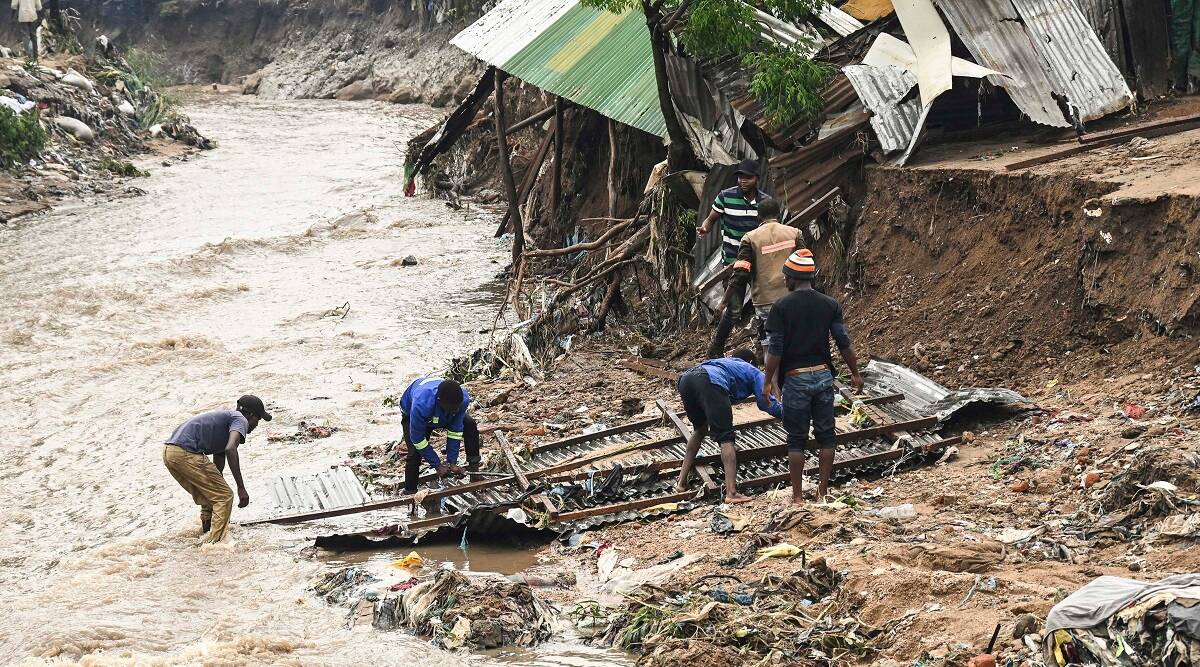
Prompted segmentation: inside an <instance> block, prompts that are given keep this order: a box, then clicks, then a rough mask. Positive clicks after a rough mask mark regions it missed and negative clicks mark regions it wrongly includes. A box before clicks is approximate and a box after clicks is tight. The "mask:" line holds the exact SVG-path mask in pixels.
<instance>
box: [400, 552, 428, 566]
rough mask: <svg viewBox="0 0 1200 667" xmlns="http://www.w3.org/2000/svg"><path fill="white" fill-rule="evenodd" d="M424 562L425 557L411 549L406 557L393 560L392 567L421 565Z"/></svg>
mask: <svg viewBox="0 0 1200 667" xmlns="http://www.w3.org/2000/svg"><path fill="white" fill-rule="evenodd" d="M424 564H425V559H424V558H421V555H420V554H418V553H417V552H415V551H410V552H409V553H408V555H407V556H405V557H404V558H401V559H399V560H394V561H392V567H403V568H408V567H421V566H422V565H424Z"/></svg>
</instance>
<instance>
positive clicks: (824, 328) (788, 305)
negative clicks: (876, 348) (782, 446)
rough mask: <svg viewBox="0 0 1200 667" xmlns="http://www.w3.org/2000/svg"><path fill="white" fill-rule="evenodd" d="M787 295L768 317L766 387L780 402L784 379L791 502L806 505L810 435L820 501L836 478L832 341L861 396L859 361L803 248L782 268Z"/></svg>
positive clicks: (835, 306)
mask: <svg viewBox="0 0 1200 667" xmlns="http://www.w3.org/2000/svg"><path fill="white" fill-rule="evenodd" d="M783 275H784V276H785V277H786V278H787V288H788V295H787V296H785V297H783V298H782V299H780V300H778V301H776V302H775V305H774V306H772V307H771V314H770V315H768V316H767V334H768V337H769V340H770V345H769V348H768V350H769V351H768V353H767V369H766V376H767V377H766V386H765V388H764V391H765V392H766V393H767V395H769V396H779V395H780V392H779V380H780V379H781V378H782V379H783V392H782V394H783V427H784V429H785V430H786V431H787V444H788V471H789V472H790V473H791V477H792V502H793V503H796V504H801V503H803V502H804V449H805V447H806V445H807V444H808V429H809V426H810V425H811V426H812V430H813V437H814V439H815V440H816V441H817V447H818V448H819V450H820V459H819V460H820V477H819V481H818V485H817V498H818V499H819V500H823V499H824V498H825V497H826V495H827V494H828V493H829V478H830V477H831V476H832V474H833V444H834V421H833V355H832V354H831V353H830V350H829V338H830V337H831V336H832V337H833V340H834V341H835V342H837V346H838V351H839V352H841V355H842V359H843V360H844V361H845V362H846V366H848V367H849V368H850V383H851V385H852V386H853V387H854V390H855V391H862V385H863V381H862V375H860V374H859V372H858V357H856V356H855V355H854V350H852V349H851V348H850V337H849V336H848V335H847V334H846V325H845V323H844V322H842V307H841V305H839V304H838V302H837V301H834V300H833V299H831V298H829V297H827V296H825V295H824V294H821V293H820V292H818V291H816V290H815V289H813V286H812V285H813V281H814V280H815V279H816V277H817V265H816V262H814V261H813V255H812V252H811V251H809V250H808V249H806V248H802V249H800V250H797V251H796V252H794V253H792V255H791V257H789V258H788V259H787V261H786V262H784V264H783Z"/></svg>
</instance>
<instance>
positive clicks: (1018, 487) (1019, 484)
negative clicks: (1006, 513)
mask: <svg viewBox="0 0 1200 667" xmlns="http://www.w3.org/2000/svg"><path fill="white" fill-rule="evenodd" d="M1008 488H1010V489H1012V490H1013V491H1016V492H1017V493H1028V492H1029V482H1027V481H1025V480H1023V479H1018V480H1017V481H1015V482H1013V483H1012V484H1010V485H1009V487H1008Z"/></svg>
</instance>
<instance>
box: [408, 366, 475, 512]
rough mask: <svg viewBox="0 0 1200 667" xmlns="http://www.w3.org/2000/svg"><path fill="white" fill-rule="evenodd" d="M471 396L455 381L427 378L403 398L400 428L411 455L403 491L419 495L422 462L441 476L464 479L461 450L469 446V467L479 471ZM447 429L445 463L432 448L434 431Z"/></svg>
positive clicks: (409, 386)
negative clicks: (462, 447)
mask: <svg viewBox="0 0 1200 667" xmlns="http://www.w3.org/2000/svg"><path fill="white" fill-rule="evenodd" d="M470 403H471V397H470V396H469V395H468V394H467V390H466V389H463V388H462V386H461V385H459V384H458V383H457V382H454V381H453V380H443V379H441V378H435V377H424V378H420V379H418V380H416V381H415V382H413V383H412V384H410V385H408V389H405V390H404V395H403V396H401V397H400V413H401V415H402V418H401V421H400V423H401V427H402V428H403V429H404V444H405V445H407V447H408V453H407V455H406V458H405V461H404V492H405V493H407V494H413V493H416V492H417V478H418V477H420V474H421V459H422V458H424V459H425V461H426V463H428V464H429V467H431V468H433V469H434V470H436V471H437V474H438V476H439V477H462V476H463V474H465V472H466V471H464V470H463V469H462V468H461V467H460V466H459V465H458V451H459V447H460V446H461V445H462V444H463V443H464V442H465V443H466V445H467V468H468V470H470V471H475V470H478V469H479V461H480V458H479V425H478V424H476V423H475V420H474V419H472V418H471V417H470V415H468V414H467V406H468V405H470ZM439 428H444V429H446V462H445V463H443V462H442V460H441V459H440V458H439V457H438V455H437V451H436V450H434V448H433V447H430V446H429V435H430V434H431V433H433V431H434V430H436V429H439Z"/></svg>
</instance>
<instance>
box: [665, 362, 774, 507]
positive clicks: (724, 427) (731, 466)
mask: <svg viewBox="0 0 1200 667" xmlns="http://www.w3.org/2000/svg"><path fill="white" fill-rule="evenodd" d="M764 380H765V378H764V376H763V372H762V371H760V370H758V368H757V367H755V365H754V353H753V352H751V351H750V350H738V351H737V352H734V353H733V354H732V355H730V356H728V357H725V358H721V359H709V360H708V361H705V362H704V363H702V364H700V365H699V366H694V367H692V368H690V369H688V370H687V371H685V372H684V373H683V374H682V375H680V376H679V396H680V397H681V398H682V399H683V409H684V411H685V412H687V416H688V420H689V421H691V422H692V428H693V432H692V437H690V438H688V444H687V454H686V456H684V459H683V468H682V469H680V471H679V482H678V483H677V484H676V485H675V490H677V491H679V492H681V493H682V492H684V491H687V478H688V475H690V474H691V472H692V468H693V467H695V462H696V453H697V452H698V451H700V443H702V442H704V436H706V435H708V434H709V433H711V434H712V439H713V440H715V441H717V442H718V443H720V444H721V465H722V466H723V467H724V468H725V502H727V503H744V502H747V501H749V500H750V498H748V497H746V496H743V495H742V494H740V493H738V490H737V452H736V451H735V450H734V447H733V443H734V434H733V402H734V401H741V400H745V399H747V398H750V397H751V396H753V397H754V398H755V399H756V400H757V401H758V407H759V409H760V410H762V411H763V412H766V413H767V414H770V415H771V416H773V417H776V418H778V417H780V416H781V415H782V414H783V406H782V405H780V404H779V401H777V400H775V399H774V398H772V397H771V396H769V395H768V394H767V393H766V392H765V391H763V385H764Z"/></svg>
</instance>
